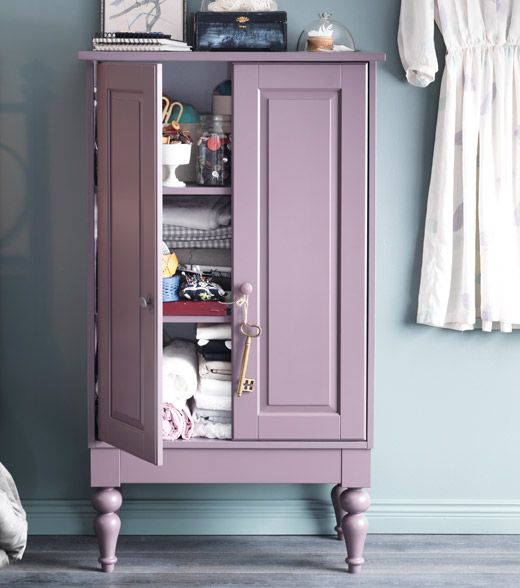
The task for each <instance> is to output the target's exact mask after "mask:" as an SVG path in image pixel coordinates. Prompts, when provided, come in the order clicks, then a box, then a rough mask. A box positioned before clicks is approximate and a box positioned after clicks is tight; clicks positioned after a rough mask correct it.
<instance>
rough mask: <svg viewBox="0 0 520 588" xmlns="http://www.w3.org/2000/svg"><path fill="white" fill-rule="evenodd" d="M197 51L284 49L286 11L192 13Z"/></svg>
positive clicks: (285, 46) (285, 42)
mask: <svg viewBox="0 0 520 588" xmlns="http://www.w3.org/2000/svg"><path fill="white" fill-rule="evenodd" d="M193 24H194V45H195V49H196V50H197V51H286V50H287V12H282V11H276V12H196V13H195V15H194V17H193Z"/></svg>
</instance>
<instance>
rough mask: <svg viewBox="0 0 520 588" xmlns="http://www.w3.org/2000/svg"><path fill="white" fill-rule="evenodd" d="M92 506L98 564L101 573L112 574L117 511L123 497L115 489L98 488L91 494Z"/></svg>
mask: <svg viewBox="0 0 520 588" xmlns="http://www.w3.org/2000/svg"><path fill="white" fill-rule="evenodd" d="M91 501H92V506H93V507H94V510H96V512H97V513H98V514H97V516H96V518H95V519H94V531H95V532H96V537H97V541H98V545H99V560H98V561H99V563H100V564H101V569H102V570H103V572H113V571H114V568H115V565H116V563H117V557H116V545H117V538H118V536H119V530H120V529H121V519H120V518H119V516H118V514H117V513H118V511H119V509H120V508H121V504H122V502H123V497H122V496H121V492H120V491H119V490H118V489H117V488H98V489H97V490H95V491H94V493H93V494H92V498H91Z"/></svg>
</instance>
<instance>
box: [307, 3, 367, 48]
mask: <svg viewBox="0 0 520 588" xmlns="http://www.w3.org/2000/svg"><path fill="white" fill-rule="evenodd" d="M355 50H356V45H355V43H354V39H353V37H352V35H351V34H350V31H349V30H348V29H347V27H346V26H345V25H342V24H341V23H340V22H338V21H337V20H332V14H331V13H330V12H322V13H321V14H320V18H319V19H318V20H315V21H313V22H311V23H310V24H308V25H307V26H306V27H305V28H304V29H303V31H302V34H301V35H300V38H299V39H298V51H355Z"/></svg>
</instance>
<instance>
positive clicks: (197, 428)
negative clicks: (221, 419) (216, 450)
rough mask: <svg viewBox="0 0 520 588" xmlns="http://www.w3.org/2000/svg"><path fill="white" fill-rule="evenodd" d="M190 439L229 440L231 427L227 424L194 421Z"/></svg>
mask: <svg viewBox="0 0 520 588" xmlns="http://www.w3.org/2000/svg"><path fill="white" fill-rule="evenodd" d="M192 437H207V438H208V439H231V425H230V424H227V423H208V422H206V421H196V422H195V424H194V425H193V433H192Z"/></svg>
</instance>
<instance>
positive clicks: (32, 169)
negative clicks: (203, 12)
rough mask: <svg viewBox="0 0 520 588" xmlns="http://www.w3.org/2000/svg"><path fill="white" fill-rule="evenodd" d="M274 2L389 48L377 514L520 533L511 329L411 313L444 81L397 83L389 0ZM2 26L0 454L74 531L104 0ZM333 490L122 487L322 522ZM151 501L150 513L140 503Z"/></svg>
mask: <svg viewBox="0 0 520 588" xmlns="http://www.w3.org/2000/svg"><path fill="white" fill-rule="evenodd" d="M279 4H280V7H281V8H282V9H286V10H288V12H289V37H290V44H291V47H294V45H295V43H296V40H297V37H298V35H299V32H300V30H301V29H302V28H303V26H304V25H305V24H306V23H307V22H308V21H309V20H312V19H313V18H314V17H315V15H316V13H317V12H318V11H319V10H320V9H324V8H328V9H330V10H331V11H332V12H334V14H335V16H336V18H338V19H339V20H341V21H343V22H345V23H346V24H347V25H348V26H349V28H350V29H351V31H352V33H353V35H354V37H355V39H356V42H357V44H358V46H359V47H360V48H363V49H367V50H376V51H385V52H386V53H387V55H388V61H387V62H386V64H384V65H382V66H381V68H380V77H379V106H378V115H379V124H378V134H379V143H378V164H377V171H378V176H379V188H378V210H377V327H376V334H377V341H376V348H377V349H376V350H377V363H376V401H377V403H376V440H375V441H376V449H375V451H374V468H373V471H374V477H373V491H372V495H373V497H374V507H373V509H372V513H373V514H372V527H373V529H375V530H380V531H400V530H417V531H422V532H427V531H432V530H443V531H454V532H456V531H468V532H469V531H490V532H493V531H497V532H499V531H516V532H520V502H518V500H517V499H518V497H520V471H519V468H518V463H520V427H518V425H517V421H518V415H520V394H519V385H518V381H519V372H520V370H519V361H518V358H519V357H520V339H519V338H518V336H517V335H516V334H513V335H503V334H482V333H469V334H460V333H452V332H446V331H441V330H436V329H433V328H429V327H419V326H417V325H415V323H414V314H415V308H416V294H417V289H418V276H419V268H420V255H421V245H422V244H421V241H422V230H423V229H422V228H423V219H424V214H425V203H426V192H427V185H428V180H429V177H428V176H429V166H430V161H431V154H432V145H433V139H434V131H435V116H436V101H437V95H438V81H437V82H436V84H435V85H433V86H431V87H430V88H428V89H425V90H419V89H416V88H412V87H411V86H408V85H406V84H405V82H404V78H403V72H402V70H401V66H400V63H399V60H398V56H397V52H396V33H397V23H398V12H399V1H398V0H385V1H384V2H382V1H381V0H364V1H363V2H361V1H359V0H328V1H327V2H325V3H322V2H318V1H317V0H304V1H298V2H296V1H295V0H279ZM0 23H1V29H0V33H1V34H0V55H1V56H2V59H1V60H0V193H1V199H0V337H1V344H0V460H1V461H3V462H4V463H5V465H6V466H7V467H8V468H9V469H10V470H11V471H12V473H13V474H14V476H15V478H16V481H17V483H18V485H19V489H20V492H21V495H22V497H23V498H24V499H25V501H26V505H27V508H28V511H29V514H30V517H31V524H32V530H33V532H60V531H62V532H72V531H81V530H85V529H87V528H88V526H87V525H88V517H89V516H90V514H89V512H90V511H89V508H88V505H87V504H86V502H85V499H86V498H87V497H88V494H89V487H88V453H87V450H86V424H85V421H86V416H85V404H86V402H85V341H84V339H85V325H84V312H85V275H84V263H85V249H86V228H85V223H84V219H85V196H86V171H85V144H84V133H83V113H84V85H83V67H82V64H80V63H78V62H77V61H76V52H77V50H78V49H82V48H87V47H89V43H90V37H91V35H92V33H93V32H94V31H96V30H97V29H98V28H99V25H98V2H97V1H96V0H75V1H73V2H71V1H70V0H46V2H41V0H18V1H17V2H15V3H13V2H9V3H7V2H2V3H1V6H0ZM327 492H328V488H326V487H321V486H279V487H269V486H266V487H262V486H248V487H243V486H242V487H239V486H220V487H190V486H178V487H172V486H162V487H160V486H156V487H146V486H133V487H129V488H128V489H126V490H125V497H126V498H127V499H130V500H128V501H127V504H128V505H129V506H128V507H127V508H128V519H129V522H128V524H127V532H132V531H138V530H145V531H148V532H154V531H155V532H165V531H168V530H169V531H174V532H182V531H187V532H208V531H210V532H211V531H213V532H226V531H228V532H240V531H246V532H247V531H248V532H254V531H264V532H267V531H273V532H275V531H276V532H284V531H285V532H317V531H323V530H328V525H329V522H330V509H329V506H328V498H327ZM158 499H161V500H168V501H169V500H170V499H176V500H178V501H181V500H182V502H156V501H157V500H158ZM199 500H203V501H204V502H197V501H199ZM229 500H233V501H235V500H240V501H241V502H240V503H235V502H229ZM143 501H144V502H143ZM148 501H153V502H148ZM201 504H204V505H205V511H204V512H205V514H204V516H205V517H206V522H205V523H204V525H201V524H200V523H198V522H197V521H196V520H195V521H194V520H193V519H191V520H190V519H189V518H188V517H187V516H185V517H184V518H183V517H182V516H181V515H180V514H179V513H181V512H188V513H194V514H195V515H197V513H199V514H200V512H201V511H200V508H201V507H200V505H201ZM139 505H141V506H139ZM142 505H144V506H142ZM179 505H180V506H179ZM140 508H141V510H139V509H140ZM153 508H155V509H159V512H160V514H159V515H158V516H157V517H156V518H155V517H153V516H152V517H149V516H148V514H147V513H148V512H150V509H153ZM168 509H169V510H168ZM190 509H191V510H190ZM212 509H213V510H212ZM132 513H133V514H132ZM165 513H169V515H168V514H165ZM248 513H249V514H248ZM259 513H260V514H261V516H260V515H259ZM287 513H288V514H289V516H288V519H287V518H285V519H284V516H282V514H287ZM60 515H61V516H60ZM170 515H171V517H172V520H169V521H167V524H166V523H165V522H164V521H165V520H166V519H168V516H170ZM403 515H406V517H407V518H405V517H404V516H403ZM197 516H198V515H197ZM197 516H195V517H194V519H197ZM132 517H133V518H132ZM240 517H242V518H241V519H240ZM173 519H175V520H173ZM239 519H240V520H239ZM284 520H286V521H287V522H284ZM132 521H133V522H132ZM197 525H198V526H197Z"/></svg>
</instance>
